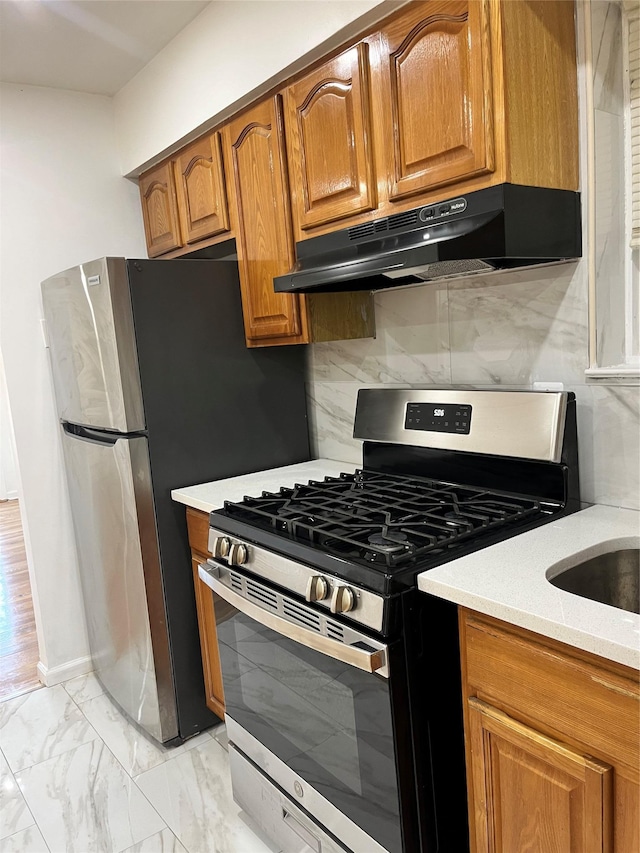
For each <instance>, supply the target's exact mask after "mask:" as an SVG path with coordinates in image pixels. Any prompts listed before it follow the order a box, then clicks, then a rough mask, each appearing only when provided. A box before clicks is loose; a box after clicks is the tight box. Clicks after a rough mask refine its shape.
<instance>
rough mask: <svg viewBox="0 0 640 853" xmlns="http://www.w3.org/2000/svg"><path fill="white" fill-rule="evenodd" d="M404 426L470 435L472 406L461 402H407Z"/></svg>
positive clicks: (425, 430)
mask: <svg viewBox="0 0 640 853" xmlns="http://www.w3.org/2000/svg"><path fill="white" fill-rule="evenodd" d="M404 428H405V429H417V430H422V431H424V432H453V433H458V434H459V435H469V432H470V430H471V406H466V405H461V404H459V403H407V414H406V417H405V420H404Z"/></svg>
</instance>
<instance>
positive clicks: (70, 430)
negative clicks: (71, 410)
mask: <svg viewBox="0 0 640 853" xmlns="http://www.w3.org/2000/svg"><path fill="white" fill-rule="evenodd" d="M62 429H63V430H64V431H65V432H66V434H67V435H70V436H72V437H73V438H80V439H82V440H83V441H90V442H91V443H92V444H107V445H109V446H111V447H113V445H114V444H115V443H116V441H117V440H118V439H119V438H126V435H125V434H122V433H121V434H119V435H109V433H105V432H102V431H101V430H99V429H89V427H83V426H79V425H78V424H70V423H63V424H62Z"/></svg>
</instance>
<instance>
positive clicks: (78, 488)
mask: <svg viewBox="0 0 640 853" xmlns="http://www.w3.org/2000/svg"><path fill="white" fill-rule="evenodd" d="M63 429H64V434H63V446H64V455H65V465H66V471H67V481H68V484H69V495H70V499H71V510H72V515H73V524H74V529H75V534H76V542H77V549H78V560H79V564H80V574H81V581H82V592H83V598H84V604H85V615H86V621H87V631H88V635H89V645H90V648H91V656H92V659H93V664H94V668H95V673H96V675H97V676H98V678H99V679H100V681H101V682H102V684H103V686H104V687H105V689H106V690H107V692H108V693H109V694H110V695H111V696H112V697H113V699H114V700H115V701H116V702H117V703H118V705H120V707H121V708H122V709H123V710H124V711H125V712H126V713H127V714H128V715H129V716H130V717H131V718H132V719H133V720H134V721H135V722H136V723H138V724H139V725H140V726H142V727H143V728H144V729H145V730H146V731H147V732H148V733H149V734H150V735H152V736H153V737H154V738H156V739H157V740H159V741H161V742H165V741H168V740H171V739H172V738H174V737H176V736H177V734H178V725H177V713H176V704H175V691H174V684H173V674H172V668H171V657H170V652H169V643H168V635H167V621H166V614H165V607H164V592H163V584H162V576H161V568H160V558H159V553H158V543H157V536H156V526H155V516H154V510H153V497H152V493H151V478H150V470H149V454H148V448H147V439H146V438H144V437H136V438H129V439H127V438H118V437H116V436H109V435H105V434H104V433H99V432H97V431H94V430H90V429H82V428H80V427H71V426H68V425H66V426H65V427H64V428H63Z"/></svg>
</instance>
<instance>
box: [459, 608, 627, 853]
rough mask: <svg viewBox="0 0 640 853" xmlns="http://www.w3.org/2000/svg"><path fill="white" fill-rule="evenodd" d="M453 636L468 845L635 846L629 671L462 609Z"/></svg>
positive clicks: (587, 851)
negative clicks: (458, 660) (457, 649)
mask: <svg viewBox="0 0 640 853" xmlns="http://www.w3.org/2000/svg"><path fill="white" fill-rule="evenodd" d="M460 636H461V654H462V671H463V695H464V701H465V708H464V713H465V742H466V753H467V779H468V794H469V819H470V828H471V838H472V851H474V853H494V851H496V853H497V851H507V850H509V851H510V850H521V851H524V850H536V851H538V853H596V851H598V853H631V851H633V850H638V849H639V840H640V687H639V680H638V672H637V671H635V670H632V669H629V668H628V667H625V666H622V665H621V664H617V663H613V662H611V661H608V660H605V659H603V658H600V657H597V656H595V655H592V654H590V653H587V652H583V651H580V650H578V649H575V648H573V647H570V646H566V645H564V644H563V643H559V642H557V641H556V640H551V639H548V638H546V637H541V636H539V635H537V634H533V633H531V632H529V631H526V630H524V629H520V628H517V627H515V626H513V625H508V624H506V623H503V622H500V621H499V620H496V619H493V618H491V617H488V616H482V615H480V614H477V613H474V612H471V611H468V610H465V609H462V610H461V612H460Z"/></svg>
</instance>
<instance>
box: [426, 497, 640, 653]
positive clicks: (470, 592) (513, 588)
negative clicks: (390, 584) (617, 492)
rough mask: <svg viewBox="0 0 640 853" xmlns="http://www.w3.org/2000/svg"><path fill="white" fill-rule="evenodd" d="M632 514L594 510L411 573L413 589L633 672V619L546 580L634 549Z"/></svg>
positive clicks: (638, 538)
mask: <svg viewBox="0 0 640 853" xmlns="http://www.w3.org/2000/svg"><path fill="white" fill-rule="evenodd" d="M639 544H640V513H639V512H637V511H636V510H632V509H619V508H616V507H610V506H603V505H595V506H590V507H588V508H587V509H583V510H580V512H576V513H574V514H572V515H568V516H565V517H564V518H560V519H558V520H557V521H554V522H550V523H549V524H545V525H543V526H542V527H538V528H537V529H535V530H530V531H528V532H527V533H522V534H520V535H519V536H514V537H513V538H511V539H507V540H506V541H505V542H499V543H498V544H496V545H492V546H490V547H488V548H484V549H482V550H480V551H477V552H476V553H474V554H469V555H467V556H466V557H460V558H459V559H457V560H452V561H451V562H449V563H444V564H443V565H441V566H437V567H436V568H434V569H430V570H429V571H426V572H423V573H422V574H420V575H418V587H419V589H421V590H423V592H429V593H431V594H432V595H437V596H438V597H440V598H446V599H448V600H449V601H453V602H455V603H456V604H461V605H463V606H465V607H468V608H470V609H471V610H476V611H478V612H480V613H485V614H487V615H489V616H494V617H496V618H497V619H502V620H504V621H505V622H510V623H512V624H514V625H519V626H520V627H522V628H528V629H529V630H530V631H535V632H536V633H538V634H542V635H544V636H547V637H551V638H553V639H556V640H559V641H561V642H563V643H567V644H568V645H571V646H574V647H577V648H579V649H583V650H585V651H587V652H592V653H594V654H596V655H600V656H601V657H604V658H607V659H609V660H614V661H617V662H618V663H622V664H625V665H626V666H630V667H634V668H635V669H640V616H638V614H636V613H627V612H626V611H624V610H620V609H618V608H616V607H609V606H608V605H606V604H600V603H598V602H594V601H589V600H588V599H585V598H581V597H580V596H577V595H573V594H572V593H569V592H565V591H564V590H560V589H557V588H556V587H555V586H553V585H552V584H551V583H549V581H548V580H547V573H548V575H549V576H555V575H557V574H558V573H559V572H560V571H562V570H563V569H565V568H569V567H570V566H572V565H575V564H576V563H579V562H582V561H583V560H585V559H589V558H590V557H596V556H598V555H599V554H602V553H605V552H606V551H612V550H618V549H622V548H637V547H638V545H639Z"/></svg>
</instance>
